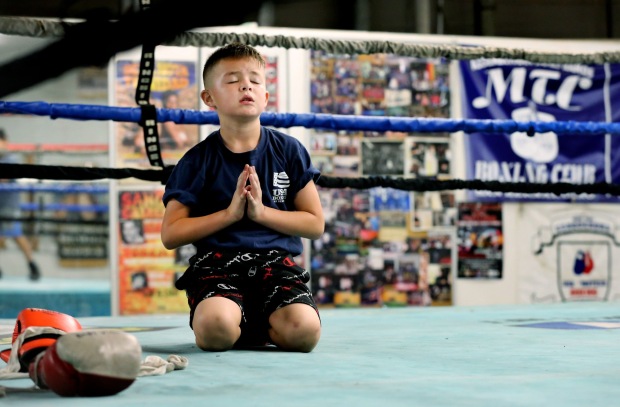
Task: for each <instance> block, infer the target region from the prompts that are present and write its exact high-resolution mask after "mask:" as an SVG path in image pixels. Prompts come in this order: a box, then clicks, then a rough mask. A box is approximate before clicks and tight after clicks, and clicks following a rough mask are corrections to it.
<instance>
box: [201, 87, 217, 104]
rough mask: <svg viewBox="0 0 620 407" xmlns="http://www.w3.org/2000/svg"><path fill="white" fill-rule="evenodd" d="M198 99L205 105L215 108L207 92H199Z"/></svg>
mask: <svg viewBox="0 0 620 407" xmlns="http://www.w3.org/2000/svg"><path fill="white" fill-rule="evenodd" d="M200 99H202V101H203V102H204V104H205V105H207V106H209V107H212V108H215V107H216V106H215V103H213V98H212V97H211V94H210V93H209V91H208V90H206V89H204V90H202V91H201V92H200Z"/></svg>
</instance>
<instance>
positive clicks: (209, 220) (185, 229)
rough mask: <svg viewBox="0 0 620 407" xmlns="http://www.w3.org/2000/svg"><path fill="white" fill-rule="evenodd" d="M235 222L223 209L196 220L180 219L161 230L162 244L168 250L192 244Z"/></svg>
mask: <svg viewBox="0 0 620 407" xmlns="http://www.w3.org/2000/svg"><path fill="white" fill-rule="evenodd" d="M235 222H236V219H234V218H233V217H232V216H231V215H230V213H229V212H228V211H227V210H226V209H224V210H221V211H219V212H215V213H212V214H210V215H206V216H201V217H198V218H182V219H179V220H177V221H176V222H174V223H173V224H171V225H169V226H168V227H166V228H163V229H162V235H161V238H162V242H163V244H164V246H165V247H166V248H167V249H168V250H172V249H176V248H177V247H180V246H183V245H187V244H191V243H194V242H196V241H198V240H200V239H202V238H204V237H207V236H209V235H211V234H213V233H216V232H219V231H220V230H222V229H224V228H226V227H228V226H230V225H232V224H233V223H235Z"/></svg>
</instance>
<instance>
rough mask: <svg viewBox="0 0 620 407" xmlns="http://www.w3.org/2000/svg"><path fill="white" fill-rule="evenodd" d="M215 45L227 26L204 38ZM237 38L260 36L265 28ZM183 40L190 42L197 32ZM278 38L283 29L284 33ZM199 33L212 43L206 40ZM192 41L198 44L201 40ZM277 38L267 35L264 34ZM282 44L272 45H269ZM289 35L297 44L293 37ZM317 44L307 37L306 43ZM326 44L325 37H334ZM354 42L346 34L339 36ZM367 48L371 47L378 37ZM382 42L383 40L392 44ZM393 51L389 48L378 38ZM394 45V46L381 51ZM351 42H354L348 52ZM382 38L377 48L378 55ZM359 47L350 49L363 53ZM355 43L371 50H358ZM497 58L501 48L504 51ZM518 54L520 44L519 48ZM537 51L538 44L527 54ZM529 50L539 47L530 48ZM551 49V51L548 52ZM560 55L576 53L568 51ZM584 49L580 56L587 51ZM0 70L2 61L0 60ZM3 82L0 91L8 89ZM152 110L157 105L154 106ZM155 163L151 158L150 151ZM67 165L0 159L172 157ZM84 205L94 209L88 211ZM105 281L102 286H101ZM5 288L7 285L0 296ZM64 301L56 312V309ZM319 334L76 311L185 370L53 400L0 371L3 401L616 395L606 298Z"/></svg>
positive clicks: (11, 171)
mask: <svg viewBox="0 0 620 407" xmlns="http://www.w3.org/2000/svg"><path fill="white" fill-rule="evenodd" d="M208 38H209V40H212V41H214V42H217V41H226V40H229V39H230V38H231V37H228V36H223V37H220V38H215V39H213V38H211V37H208ZM244 39H246V40H251V39H254V40H257V41H259V43H260V41H266V42H268V43H269V41H268V39H265V38H262V37H253V36H249V37H244ZM183 40H184V41H185V42H186V43H187V42H191V41H192V40H193V41H200V39H198V40H197V39H195V38H193V37H190V38H189V39H188V38H183ZM280 40H281V39H280ZM214 42H213V43H209V45H214ZM201 44H203V45H204V43H203V42H201ZM269 44H273V43H269ZM279 44H281V42H280V43H279ZM297 44H298V43H297ZM308 44H312V45H314V46H320V45H325V44H324V43H320V42H309V43H306V44H303V46H308V47H309V46H310V45H308ZM332 45H333V44H332ZM346 45H348V46H349V47H355V45H356V44H351V43H349V44H346ZM375 45H376V44H375ZM388 45H392V44H388ZM388 48H389V47H388ZM390 49H391V48H390ZM349 50H351V49H349ZM384 50H385V49H383V48H382V49H381V52H382V51H384ZM361 51H362V50H360V49H355V50H353V52H361ZM363 51H365V52H375V51H376V52H380V51H379V50H375V49H368V48H364V49H363ZM398 51H399V52H402V53H404V54H406V53H407V52H409V53H411V52H413V53H415V54H416V55H419V54H421V55H429V54H432V55H437V54H444V53H445V52H448V51H450V50H447V49H445V48H442V47H431V48H426V47H411V48H409V47H400V48H399V49H398ZM452 51H453V54H452V56H455V55H458V56H461V57H467V58H478V57H484V56H493V55H496V54H494V52H496V51H497V50H495V51H494V50H490V49H478V48H471V49H469V50H468V49H467V47H463V48H458V47H457V49H456V50H454V49H452ZM500 51H502V52H499V54H500V55H506V50H500ZM519 55H521V56H522V55H523V54H521V53H519ZM526 56H529V57H530V58H531V59H532V60H536V56H537V55H533V56H532V55H526ZM538 56H539V55H538ZM546 56H549V55H546ZM557 58H558V61H562V62H574V59H571V57H570V56H567V55H564V56H561V57H560V56H558V57H557ZM573 58H576V59H578V60H579V61H584V60H585V61H589V62H601V59H600V58H602V59H604V60H605V61H609V58H611V59H613V58H614V55H611V54H609V53H608V54H605V55H595V56H594V57H592V58H594V61H593V60H588V57H584V55H580V56H577V57H575V56H573ZM584 58H585V59H584ZM0 71H1V67H0ZM11 86H13V85H7V87H5V88H4V90H3V91H4V92H7V91H10V90H11ZM0 112H2V113H12V114H30V115H40V116H49V117H51V118H54V119H58V118H66V119H74V120H110V121H126V122H134V123H138V122H142V121H144V120H143V115H145V114H151V115H152V114H153V112H150V113H149V112H145V109H144V108H122V107H99V106H73V105H64V104H53V103H45V102H36V103H30V102H26V103H22V102H0ZM150 117H151V118H153V116H150ZM154 117H155V118H156V121H158V122H164V121H173V122H175V123H185V124H216V121H215V118H216V116H215V115H214V114H213V113H210V112H191V111H169V110H166V109H157V111H156V116H154ZM261 119H262V122H263V124H264V125H268V126H274V127H284V128H289V127H295V126H300V127H306V128H326V129H334V130H342V129H345V130H346V129H349V130H350V129H356V130H360V129H362V130H371V131H377V130H382V131H386V130H390V131H403V132H413V131H415V132H440V131H445V132H457V131H466V132H467V131H474V130H475V131H488V132H513V131H521V132H524V133H528V134H533V133H545V132H549V131H553V132H556V133H558V134H560V133H573V134H592V133H601V132H602V133H606V134H618V133H620V127H619V126H618V124H616V123H582V122H553V123H551V122H538V121H529V122H517V121H509V120H506V121H477V120H443V119H414V118H394V117H391V118H370V117H361V116H358V117H339V116H338V115H322V114H318V115H317V114H274V113H267V114H264V116H263V117H262V118H261ZM152 162H156V163H161V161H158V160H157V157H156V158H155V159H154V160H153V161H152ZM155 167H158V168H153V169H134V168H124V169H123V168H121V169H119V168H89V169H83V168H76V167H62V166H53V167H51V166H37V165H30V166H18V165H15V166H14V165H3V166H2V170H3V171H4V174H7V175H8V176H10V177H15V178H21V177H24V178H28V177H33V178H43V179H55V180H79V181H82V182H84V181H85V182H88V181H93V180H101V179H124V178H128V177H134V178H138V179H141V180H146V181H152V182H161V183H165V180H166V176H167V174H168V171H169V170H170V168H168V167H166V166H157V165H155ZM320 182H321V184H319V186H321V187H324V188H360V189H366V188H372V187H377V186H378V187H390V188H396V189H402V190H408V191H412V190H413V191H427V190H445V189H484V190H491V191H518V192H524V193H536V192H546V193H549V192H550V193H554V194H563V193H577V194H579V193H599V194H609V195H613V196H616V195H620V192H619V190H618V188H617V186H616V185H613V184H609V183H595V184H583V185H571V184H566V183H556V184H552V185H536V184H525V183H510V182H505V183H497V182H484V181H479V180H468V181H463V180H458V179H453V180H441V181H440V180H423V179H398V178H392V177H366V178H359V179H355V178H339V177H322V178H321V181H320ZM91 209H93V208H91ZM105 290H106V287H103V290H102V292H103V294H104V295H105V294H107V292H106V291H105ZM3 295H4V294H3ZM61 311H62V310H61ZM321 317H322V323H323V331H322V337H321V341H320V342H319V344H318V346H317V348H316V349H315V350H314V351H313V352H311V353H308V354H298V353H284V352H281V351H279V350H277V349H275V348H272V347H265V348H257V349H249V350H233V351H228V352H222V353H219V352H216V353H208V352H203V351H200V350H199V349H197V347H196V345H195V344H194V339H193V334H192V332H191V330H190V329H189V327H188V324H187V322H188V321H187V315H186V314H169V315H163V314H162V315H136V316H118V315H115V316H92V317H91V316H87V317H78V318H79V320H80V322H81V323H82V325H83V326H84V327H85V328H119V329H121V330H124V331H126V332H129V333H131V334H132V335H135V336H136V337H137V338H138V340H139V342H140V344H141V346H142V351H143V356H147V355H156V356H160V357H164V358H165V357H166V356H167V355H170V354H176V355H182V356H184V357H187V359H188V361H189V364H188V366H187V367H186V368H185V369H183V370H178V371H172V372H169V373H166V374H163V375H159V376H152V377H140V378H138V379H137V380H136V382H135V383H133V384H132V385H131V386H130V387H129V388H127V389H126V390H124V391H122V392H121V393H119V394H117V395H115V396H113V397H103V398H89V399H88V400H85V399H83V398H77V399H75V398H73V399H72V398H68V399H67V398H60V397H59V396H57V395H55V394H54V393H52V392H50V391H43V390H36V389H32V381H31V380H30V379H27V378H23V379H15V380H1V381H0V389H1V388H2V386H3V387H4V391H5V397H4V399H5V400H6V401H10V402H11V403H13V404H15V405H21V406H30V405H32V406H35V405H51V406H53V405H82V404H84V403H85V402H88V403H89V405H90V404H92V405H94V406H98V405H102V406H103V405H123V406H134V405H135V406H138V405H144V404H145V403H148V404H152V405H162V406H163V405H170V404H173V403H179V402H180V403H188V404H189V403H197V402H198V403H204V404H212V405H224V404H226V405H228V404H230V405H255V406H280V405H283V406H285V405H293V406H316V405H319V404H320V405H328V406H341V405H359V406H377V405H384V404H385V405H394V406H411V405H438V406H441V405H465V406H466V405H472V406H479V407H486V406H489V407H491V406H497V405H507V406H531V405H535V404H539V403H542V402H545V403H548V402H553V403H555V404H557V405H562V406H569V407H570V406H583V405H613V403H614V400H616V399H618V398H619V397H620V388H619V387H618V386H617V378H618V377H620V364H618V360H620V350H619V349H618V346H617V343H618V338H617V336H618V334H619V333H620V331H619V330H618V329H619V328H620V312H618V307H617V305H616V304H614V303H611V302H583V303H579V302H573V303H559V304H537V305H520V306H508V305H494V306H471V307H469V306H468V307H405V308H391V307H376V308H357V309H356V308H349V309H329V308H324V309H321ZM14 323H15V320H14V318H3V319H0V344H3V345H5V346H4V347H5V348H6V347H9V346H10V342H11V333H12V331H13V326H14Z"/></svg>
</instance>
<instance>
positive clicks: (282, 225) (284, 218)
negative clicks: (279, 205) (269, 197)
mask: <svg viewBox="0 0 620 407" xmlns="http://www.w3.org/2000/svg"><path fill="white" fill-rule="evenodd" d="M254 221H255V222H257V223H260V224H261V225H263V226H266V227H268V228H270V229H273V230H275V231H278V232H280V233H284V234H287V235H291V236H299V237H305V238H308V239H312V240H314V239H318V238H320V237H321V235H322V234H323V232H324V231H325V222H324V221H323V218H322V217H319V216H317V215H315V214H313V213H310V212H305V211H281V210H278V209H274V208H270V207H265V210H264V212H263V213H262V215H261V217H260V218H258V219H255V220H254Z"/></svg>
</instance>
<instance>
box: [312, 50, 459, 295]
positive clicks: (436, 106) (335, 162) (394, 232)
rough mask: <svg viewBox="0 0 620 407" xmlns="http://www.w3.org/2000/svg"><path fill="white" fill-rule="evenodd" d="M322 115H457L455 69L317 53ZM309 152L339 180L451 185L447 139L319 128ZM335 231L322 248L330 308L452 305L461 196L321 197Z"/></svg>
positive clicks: (315, 83)
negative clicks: (452, 105)
mask: <svg viewBox="0 0 620 407" xmlns="http://www.w3.org/2000/svg"><path fill="white" fill-rule="evenodd" d="M310 70H311V73H310V77H311V90H310V93H311V111H312V112H314V113H333V114H355V115H375V116H376V115H381V116H425V117H449V90H448V64H447V63H446V62H445V61H440V60H424V59H417V58H408V57H397V56H394V55H383V54H376V55H358V56H350V55H330V54H326V53H323V52H314V51H312V52H311V68H310ZM309 139H310V143H309V151H310V154H311V156H312V160H313V163H314V165H315V166H316V167H317V168H318V169H319V170H320V171H321V172H322V174H325V175H330V176H335V177H363V176H394V177H408V178H425V177H426V178H449V177H450V171H451V170H450V139H449V136H448V135H447V134H439V135H431V136H429V135H422V134H406V133H399V132H389V131H388V132H385V133H378V132H347V131H339V132H333V131H323V130H311V133H310V137H309ZM320 194H321V198H322V200H323V207H324V208H325V210H326V218H327V227H326V233H325V234H324V237H323V239H321V241H315V242H313V247H312V251H311V265H312V267H311V270H312V275H313V281H312V286H313V292H314V294H315V298H316V299H317V302H319V303H321V304H323V305H335V306H360V305H390V306H407V305H418V306H419V305H421V306H427V305H432V304H441V305H445V304H450V303H451V280H452V278H451V266H452V263H453V262H452V256H451V253H452V244H453V242H454V238H453V232H454V230H453V228H454V216H455V214H456V208H455V206H454V196H453V194H452V193H449V192H448V193H443V192H432V193H430V192H429V193H415V192H407V191H399V190H393V189H390V188H376V189H372V190H370V191H348V190H340V191H330V190H320Z"/></svg>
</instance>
